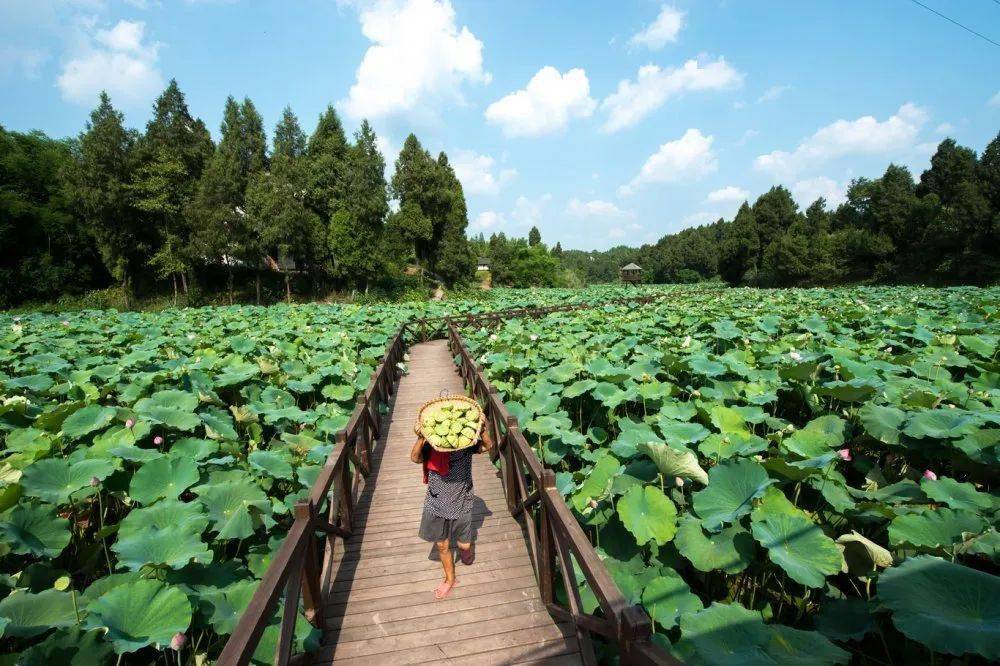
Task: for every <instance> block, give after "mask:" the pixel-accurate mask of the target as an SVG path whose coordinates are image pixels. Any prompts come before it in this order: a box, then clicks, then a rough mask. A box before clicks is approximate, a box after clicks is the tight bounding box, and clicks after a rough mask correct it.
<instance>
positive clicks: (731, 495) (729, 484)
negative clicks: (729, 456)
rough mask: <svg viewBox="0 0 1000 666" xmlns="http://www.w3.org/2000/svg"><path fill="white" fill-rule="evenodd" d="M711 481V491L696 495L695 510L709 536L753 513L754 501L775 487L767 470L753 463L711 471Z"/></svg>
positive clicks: (733, 462)
mask: <svg viewBox="0 0 1000 666" xmlns="http://www.w3.org/2000/svg"><path fill="white" fill-rule="evenodd" d="M708 480H709V484H708V487H707V488H705V489H703V490H700V491H698V492H696V493H695V494H694V496H693V506H694V510H695V512H696V513H697V514H698V516H699V517H701V520H702V527H704V528H705V529H706V530H708V531H709V532H718V531H719V530H720V529H721V528H722V526H723V525H725V524H727V523H732V522H734V521H736V520H739V519H740V518H741V517H743V516H745V515H746V514H748V513H750V509H751V508H752V502H753V500H755V499H757V498H758V497H760V496H761V495H763V494H764V491H765V490H767V487H768V486H770V485H771V484H772V483H774V480H773V479H771V478H769V477H768V475H767V470H765V469H764V468H763V467H762V466H761V465H760V464H759V463H756V462H753V461H751V460H727V461H725V462H722V463H720V464H719V465H716V466H715V467H713V468H712V469H711V470H710V471H709V473H708Z"/></svg>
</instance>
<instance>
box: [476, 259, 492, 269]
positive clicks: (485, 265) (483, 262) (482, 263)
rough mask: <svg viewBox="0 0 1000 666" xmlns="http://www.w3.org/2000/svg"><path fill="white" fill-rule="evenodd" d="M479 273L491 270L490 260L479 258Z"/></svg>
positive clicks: (477, 264) (477, 266) (477, 265)
mask: <svg viewBox="0 0 1000 666" xmlns="http://www.w3.org/2000/svg"><path fill="white" fill-rule="evenodd" d="M476 270H477V271H488V270H490V260H489V259H487V258H486V257H479V261H478V262H476Z"/></svg>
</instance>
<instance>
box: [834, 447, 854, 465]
mask: <svg viewBox="0 0 1000 666" xmlns="http://www.w3.org/2000/svg"><path fill="white" fill-rule="evenodd" d="M837 453H838V454H839V455H840V459H841V460H845V461H847V462H850V461H851V450H850V449H840V450H839V451H837Z"/></svg>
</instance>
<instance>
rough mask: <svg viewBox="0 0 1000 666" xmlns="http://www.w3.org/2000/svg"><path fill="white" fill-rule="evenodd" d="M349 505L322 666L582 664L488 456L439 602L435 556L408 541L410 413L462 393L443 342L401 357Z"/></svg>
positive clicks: (476, 467)
mask: <svg viewBox="0 0 1000 666" xmlns="http://www.w3.org/2000/svg"><path fill="white" fill-rule="evenodd" d="M409 354H410V363H409V374H407V375H406V376H404V377H402V378H401V379H400V382H399V387H398V390H397V391H396V394H395V396H394V400H393V402H392V404H391V408H390V412H389V414H388V416H387V417H385V419H384V420H383V425H382V428H381V429H380V430H381V432H382V433H384V437H383V438H380V439H379V441H378V444H377V445H376V446H375V447H374V451H373V454H372V473H371V476H370V477H369V478H368V480H367V482H366V485H365V488H364V490H363V491H362V492H361V495H360V497H359V499H358V503H357V505H356V506H355V519H354V524H355V525H356V528H355V531H354V532H353V533H352V534H351V536H350V538H348V539H347V541H346V542H345V543H344V547H343V548H339V549H338V550H339V555H338V557H337V558H336V559H335V560H334V561H333V562H332V566H333V569H334V571H333V574H334V578H333V581H334V582H333V589H332V592H331V594H330V597H329V603H328V605H327V607H326V612H325V615H324V617H325V626H326V631H325V633H324V637H323V647H322V648H321V649H320V650H319V651H318V652H317V653H316V654H315V655H314V659H315V661H314V663H319V664H327V663H331V662H333V663H336V664H391V665H392V666H400V665H402V664H416V663H420V664H449V663H456V664H457V663H462V664H477V665H479V664H522V663H525V664H553V665H562V664H566V665H569V664H580V663H582V661H581V657H580V651H579V645H578V643H577V639H576V634H575V632H574V629H573V626H572V625H571V624H569V623H566V622H556V621H555V620H554V619H553V618H552V617H551V616H550V615H549V613H548V611H546V609H545V604H544V603H543V602H542V599H541V597H540V595H539V589H538V582H537V580H536V577H535V571H534V567H533V565H532V558H531V557H530V556H529V552H528V547H527V544H526V533H525V531H524V528H523V527H522V526H521V524H520V523H519V522H518V521H517V520H515V519H514V518H512V517H511V515H510V512H509V511H508V509H507V504H506V501H505V499H504V491H503V487H502V484H501V481H500V477H499V474H498V472H497V471H496V469H495V468H494V466H493V465H492V464H491V463H490V459H489V456H487V455H477V456H475V457H474V462H473V479H474V484H475V491H476V495H477V496H478V498H479V499H478V500H477V502H476V506H475V510H474V516H473V525H474V526H475V528H476V532H477V536H476V550H475V553H476V559H475V562H474V563H473V564H472V566H464V565H462V564H461V563H460V562H458V561H457V557H456V573H457V578H458V584H457V585H456V586H455V588H454V590H453V591H452V593H451V595H450V596H449V597H448V598H447V599H445V600H442V601H438V600H435V599H434V592H433V591H434V588H435V587H436V586H437V584H438V583H439V582H440V580H441V579H442V578H443V574H442V570H441V565H440V563H439V562H438V560H437V552H436V548H435V547H434V545H433V544H429V543H427V542H425V541H423V540H421V539H420V538H419V537H418V536H417V528H418V526H419V524H420V515H421V511H422V508H423V502H424V493H425V488H426V487H425V486H424V485H423V482H422V478H421V470H420V467H419V466H417V465H414V464H413V463H412V462H410V460H409V453H410V447H411V446H412V444H413V441H414V433H413V424H414V423H415V421H416V416H417V410H419V409H420V406H421V405H423V403H425V402H426V401H428V400H430V399H432V398H436V397H438V395H440V393H441V392H442V391H445V392H447V393H464V392H465V388H464V386H463V384H462V379H461V378H460V377H459V375H458V372H457V369H456V367H455V363H454V360H453V358H452V356H451V353H450V351H449V350H448V344H447V342H446V341H445V340H435V341H433V342H425V343H422V344H418V345H415V346H413V347H411V348H410V350H409Z"/></svg>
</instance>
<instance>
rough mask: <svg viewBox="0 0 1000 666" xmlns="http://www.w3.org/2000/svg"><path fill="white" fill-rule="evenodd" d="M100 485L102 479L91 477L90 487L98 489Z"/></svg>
mask: <svg viewBox="0 0 1000 666" xmlns="http://www.w3.org/2000/svg"><path fill="white" fill-rule="evenodd" d="M99 485H101V480H100V479H98V478H97V477H96V476H92V477H90V487H91V488H96V487H97V486H99Z"/></svg>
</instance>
